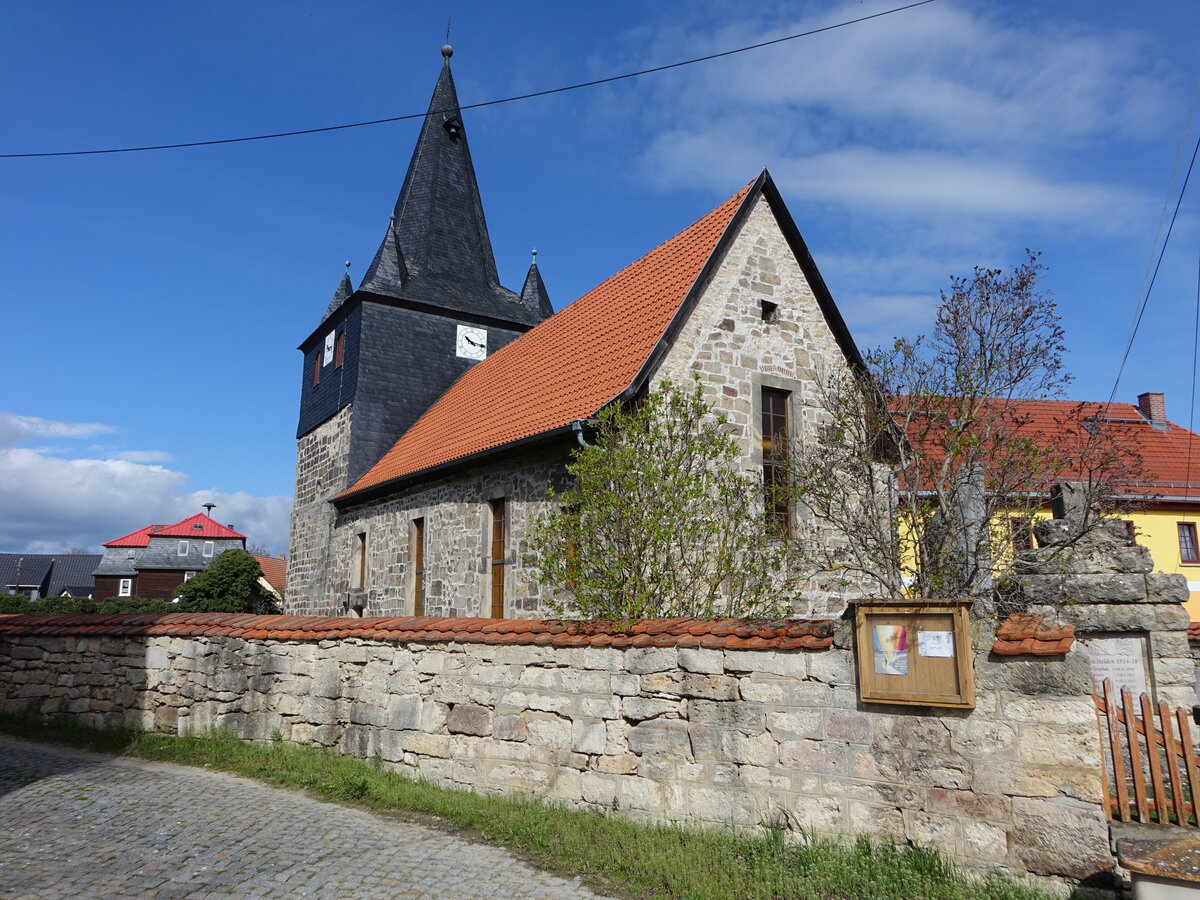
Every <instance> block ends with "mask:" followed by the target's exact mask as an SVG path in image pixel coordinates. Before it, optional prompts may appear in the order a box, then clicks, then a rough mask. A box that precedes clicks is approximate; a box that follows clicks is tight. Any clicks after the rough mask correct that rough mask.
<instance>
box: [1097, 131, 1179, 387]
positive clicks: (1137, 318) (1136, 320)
mask: <svg viewBox="0 0 1200 900" xmlns="http://www.w3.org/2000/svg"><path fill="white" fill-rule="evenodd" d="M1197 152H1200V138H1197V140H1196V146H1195V148H1193V150H1192V159H1191V161H1190V162H1189V163H1188V168H1187V174H1186V175H1184V177H1183V187H1181V188H1180V189H1179V198H1178V199H1177V200H1176V201H1175V209H1174V211H1173V212H1172V213H1171V224H1170V225H1168V226H1167V234H1166V237H1164V238H1163V243H1162V247H1161V248H1160V249H1159V251H1158V261H1157V262H1156V263H1155V264H1154V274H1153V275H1152V276H1151V277H1150V285H1149V287H1147V288H1146V294H1145V296H1144V297H1142V300H1141V303H1139V304H1138V307H1137V309H1136V310H1135V314H1134V317H1133V328H1132V329H1131V330H1130V332H1129V340H1128V341H1127V342H1126V344H1125V354H1124V355H1123V356H1122V357H1121V365H1120V367H1119V368H1118V369H1117V378H1116V381H1114V382H1113V389H1112V393H1111V394H1109V397H1108V406H1109V407H1111V406H1112V405H1113V401H1114V400H1116V397H1117V389H1118V388H1119V387H1120V386H1121V375H1122V374H1123V373H1124V371H1125V363H1127V362H1128V361H1129V351H1130V350H1132V349H1133V339H1134V338H1136V337H1137V333H1138V326H1140V325H1141V324H1142V316H1144V315H1145V314H1146V307H1147V306H1149V305H1150V292H1151V291H1153V290H1154V282H1155V281H1157V280H1158V270H1159V268H1160V267H1161V266H1162V261H1163V256H1164V255H1165V254H1166V252H1167V244H1169V243H1170V242H1171V232H1172V231H1173V230H1174V229H1175V220H1176V218H1177V217H1178V216H1179V207H1180V205H1181V204H1182V203H1183V196H1184V194H1186V193H1187V188H1188V181H1190V180H1191V177H1192V168H1193V167H1194V166H1195V165H1196V153H1197Z"/></svg>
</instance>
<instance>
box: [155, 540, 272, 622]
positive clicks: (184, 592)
mask: <svg viewBox="0 0 1200 900" xmlns="http://www.w3.org/2000/svg"><path fill="white" fill-rule="evenodd" d="M261 576H262V569H261V568H260V567H259V565H258V560H256V559H255V558H254V557H253V556H251V555H250V554H249V553H247V552H246V551H245V550H226V551H225V552H224V553H222V554H221V555H220V556H218V557H217V558H216V559H214V560H213V561H212V563H211V564H210V565H209V567H208V568H207V569H205V570H204V571H203V572H199V573H197V574H196V576H195V577H194V578H192V579H190V580H189V581H185V582H184V583H183V584H182V585H181V586H180V588H179V603H178V605H177V608H178V610H179V612H228V613H242V612H244V613H258V614H266V613H273V612H278V609H277V607H276V605H275V598H274V597H272V596H271V595H270V594H269V593H268V592H267V591H266V589H264V588H263V586H262V585H261V584H260V583H259V581H258V579H259V578H260V577H261Z"/></svg>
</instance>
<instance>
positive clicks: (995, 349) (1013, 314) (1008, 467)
mask: <svg viewBox="0 0 1200 900" xmlns="http://www.w3.org/2000/svg"><path fill="white" fill-rule="evenodd" d="M1043 271H1044V267H1043V266H1042V265H1041V264H1040V263H1039V262H1038V255H1037V254H1036V253H1033V252H1028V258H1027V259H1026V261H1025V262H1024V263H1022V264H1021V265H1018V266H1016V267H1015V268H1014V269H1013V270H1012V271H1011V272H1008V273H1005V272H1002V271H1001V270H998V269H985V268H979V267H976V269H975V270H974V273H973V274H972V275H971V276H969V277H957V278H952V279H951V283H950V290H949V291H948V292H946V291H943V292H942V294H941V303H940V305H939V306H938V309H937V314H936V317H935V321H934V327H933V331H932V334H931V335H930V336H929V337H927V338H926V337H918V338H917V339H915V340H911V341H910V340H907V339H903V338H901V339H897V340H896V341H895V343H894V344H892V346H891V347H886V348H880V349H878V350H875V351H873V352H870V353H868V354H866V357H865V359H866V362H867V368H868V372H866V373H856V374H851V375H845V376H833V377H827V378H826V379H824V380H823V381H822V382H821V383H820V385H819V394H820V401H821V405H822V406H823V407H824V408H825V409H826V410H827V411H828V415H829V422H828V425H827V426H826V427H825V429H824V431H823V433H822V434H821V436H820V437H819V439H817V440H815V441H811V442H808V443H807V444H800V445H797V446H795V447H794V448H793V451H792V453H791V454H790V459H789V466H790V471H789V473H788V484H789V490H790V493H791V495H792V497H793V499H794V501H795V502H796V504H797V505H798V506H799V508H800V510H801V514H802V516H803V517H804V518H806V519H808V520H809V521H811V522H815V523H821V524H823V525H826V526H829V527H831V528H832V530H833V531H834V532H835V533H836V534H837V539H836V540H830V541H813V542H808V543H806V544H805V545H804V546H803V547H799V548H797V549H798V551H799V552H801V553H802V554H803V555H804V556H805V557H806V558H807V565H808V566H809V567H810V568H817V569H825V570H832V569H836V570H840V571H842V572H845V573H847V576H848V577H853V578H858V579H862V580H865V581H866V582H868V583H870V584H872V586H873V589H874V590H875V591H877V592H879V593H882V594H884V595H890V596H905V595H915V596H922V597H959V596H979V597H987V596H988V595H989V593H990V590H991V582H992V576H993V574H994V572H995V570H996V568H997V567H998V565H999V564H1000V563H1002V562H1003V559H1004V555H1005V554H1004V553H1003V552H1002V551H1001V548H1002V547H1003V546H1004V545H1005V544H1006V543H1007V541H1008V538H1009V534H1008V528H1009V526H1010V522H1011V521H1012V520H1016V521H1024V520H1027V519H1029V518H1030V517H1032V516H1033V514H1034V513H1035V512H1037V511H1038V510H1039V509H1040V508H1041V507H1042V506H1043V504H1044V500H1045V498H1046V497H1047V495H1048V494H1049V489H1050V487H1051V485H1052V484H1053V483H1054V482H1056V481H1062V480H1071V481H1078V482H1080V483H1081V484H1082V486H1083V491H1084V493H1085V495H1086V496H1085V498H1083V500H1082V502H1081V504H1080V506H1081V508H1082V509H1083V510H1084V511H1085V512H1084V515H1083V518H1082V519H1081V521H1080V522H1079V523H1078V524H1077V529H1078V531H1079V533H1084V532H1086V531H1089V530H1091V529H1092V528H1094V527H1095V526H1096V525H1097V524H1098V522H1099V521H1100V518H1101V517H1102V516H1103V515H1104V514H1106V513H1109V512H1112V511H1114V510H1116V509H1117V508H1119V504H1118V503H1117V492H1116V490H1115V489H1116V487H1117V486H1118V485H1119V484H1120V483H1121V482H1122V481H1128V480H1129V479H1131V478H1136V477H1137V473H1138V471H1139V470H1140V458H1139V457H1138V455H1137V453H1136V451H1135V450H1133V449H1132V448H1128V447H1123V446H1120V445H1119V444H1117V443H1116V442H1115V441H1114V440H1113V438H1112V437H1111V435H1110V434H1109V432H1108V429H1107V427H1106V425H1105V422H1104V419H1103V417H1102V416H1099V415H1095V414H1093V413H1089V412H1088V411H1087V410H1085V409H1084V408H1083V407H1082V406H1077V407H1075V408H1074V409H1073V410H1071V412H1070V413H1069V414H1067V415H1066V416H1063V417H1062V420H1061V421H1059V422H1056V423H1055V427H1054V435H1053V436H1051V435H1048V434H1041V433H1039V432H1038V431H1037V430H1036V429H1035V428H1034V427H1033V425H1032V423H1031V422H1030V419H1029V417H1028V415H1027V411H1026V409H1025V408H1023V407H1022V401H1023V400H1028V399H1046V398H1053V397H1060V396H1062V395H1063V393H1064V392H1065V389H1066V387H1067V385H1068V384H1069V383H1070V381H1071V376H1070V375H1069V374H1068V373H1067V372H1066V370H1065V368H1064V363H1063V353H1064V351H1065V346H1064V343H1063V329H1062V327H1061V325H1060V324H1059V316H1058V313H1057V311H1056V307H1055V304H1054V302H1053V300H1052V299H1051V297H1050V295H1049V293H1048V292H1046V291H1045V290H1044V289H1042V288H1041V287H1040V285H1039V279H1040V277H1041V275H1042V272H1043ZM1064 435H1067V436H1068V437H1067V438H1066V439H1065V440H1064V438H1063V436H1064Z"/></svg>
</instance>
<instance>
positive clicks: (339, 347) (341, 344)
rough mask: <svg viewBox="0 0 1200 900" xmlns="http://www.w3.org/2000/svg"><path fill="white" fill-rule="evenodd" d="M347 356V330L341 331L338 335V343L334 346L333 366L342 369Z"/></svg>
mask: <svg viewBox="0 0 1200 900" xmlns="http://www.w3.org/2000/svg"><path fill="white" fill-rule="evenodd" d="M345 358H346V332H344V331H343V332H340V333H339V334H338V336H337V344H335V345H334V348H333V367H334V368H335V369H340V368H341V367H342V362H343V361H344V360H345Z"/></svg>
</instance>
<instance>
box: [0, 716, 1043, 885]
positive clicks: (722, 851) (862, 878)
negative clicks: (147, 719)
mask: <svg viewBox="0 0 1200 900" xmlns="http://www.w3.org/2000/svg"><path fill="white" fill-rule="evenodd" d="M0 732H2V733H5V734H8V735H11V736H13V737H19V738H25V739H27V740H33V741H42V742H46V743H56V744H65V745H68V746H72V747H79V748H82V749H86V750H93V751H97V752H100V753H110V754H115V755H123V756H134V757H138V758H141V759H151V760H158V761H161V762H172V763H178V764H182V765H188V766H202V767H207V768H211V769H217V770H220V771H225V772H232V773H236V774H239V775H245V776H249V777H251V778H255V779H258V780H260V781H263V782H266V783H268V784H274V785H279V786H286V787H299V788H303V789H305V790H307V791H309V792H311V793H312V794H314V795H316V796H317V797H320V798H323V799H326V800H337V801H342V802H347V803H354V804H357V805H360V806H363V807H366V808H368V809H372V810H375V811H377V812H380V813H384V814H389V815H394V816H399V817H407V818H414V817H421V818H423V819H424V818H425V817H435V820H436V822H435V824H437V823H441V824H443V826H445V825H450V826H453V827H455V828H457V829H460V830H464V831H467V832H469V833H470V834H472V835H474V836H477V837H479V838H482V839H484V840H486V841H489V842H491V843H493V844H497V845H500V846H503V847H507V848H509V849H512V850H514V851H517V852H518V853H520V854H521V855H522V856H524V857H525V858H526V859H528V860H529V861H530V862H532V863H534V864H535V865H538V866H541V867H543V868H547V869H551V870H554V871H557V872H562V873H565V874H570V875H575V874H578V875H582V876H583V878H584V880H585V881H586V882H587V883H589V884H590V885H591V886H593V887H594V888H596V889H597V890H599V891H602V892H615V893H620V894H627V895H633V896H638V897H670V898H679V900H751V898H754V900H758V898H761V900H769V898H786V897H796V898H800V897H803V898H856V897H862V898H868V897H869V898H873V900H874V898H881V900H883V898H887V900H891V898H894V900H904V898H938V900H1045V897H1046V895H1045V894H1043V893H1041V892H1039V891H1037V890H1036V889H1034V888H1031V887H1029V886H1027V885H1025V884H1019V883H1017V882H1014V881H1012V880H1009V879H1004V878H1000V877H990V878H987V879H981V878H978V877H975V876H973V875H970V874H967V873H963V872H961V871H959V870H957V869H956V868H955V867H954V866H952V865H950V864H949V863H948V862H947V861H946V860H945V859H944V858H943V857H942V856H940V855H939V854H937V853H935V852H932V851H927V850H922V849H918V848H913V847H905V848H896V847H892V846H890V845H883V844H878V843H874V842H872V841H869V840H866V839H859V840H856V841H854V842H852V843H846V842H839V841H834V840H830V839H827V838H820V837H811V836H808V837H805V838H804V839H802V840H801V841H800V842H798V843H795V842H790V841H786V840H785V839H784V831H783V829H781V828H778V827H767V828H764V830H763V833H762V834H761V835H760V836H757V837H754V836H745V835H736V834H732V833H729V832H725V831H718V830H699V829H689V828H679V827H675V826H665V825H660V826H653V825H639V824H635V823H633V822H630V821H627V820H626V819H624V818H622V817H620V816H618V815H607V814H605V813H602V812H591V811H580V810H573V809H566V808H564V807H560V806H556V805H553V804H549V803H545V802H541V801H538V800H535V799H531V798H525V797H519V796H503V797H497V796H480V795H478V794H473V793H470V792H468V791H460V790H452V789H449V788H442V787H436V786H434V785H432V784H429V783H427V782H422V781H414V780H412V779H410V778H407V777H405V776H403V775H400V774H398V773H396V772H394V771H391V770H390V769H388V768H386V767H385V766H384V765H383V764H382V762H381V761H379V760H363V759H359V758H357V757H350V756H339V755H337V754H334V753H330V752H328V751H324V750H320V749H315V748H312V747H301V746H296V745H292V744H286V743H283V742H275V743H273V744H271V745H267V746H263V745H257V744H248V743H243V742H241V741H239V740H237V739H236V738H234V737H233V736H232V735H230V734H228V733H227V732H215V733H213V734H211V735H208V736H204V737H194V736H193V737H174V736H169V735H162V734H151V733H148V732H140V731H131V730H123V729H104V730H95V729H91V728H84V727H82V726H79V725H74V724H69V723H61V722H50V723H44V722H41V721H37V720H33V719H26V718H18V717H13V716H4V715H0Z"/></svg>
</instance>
